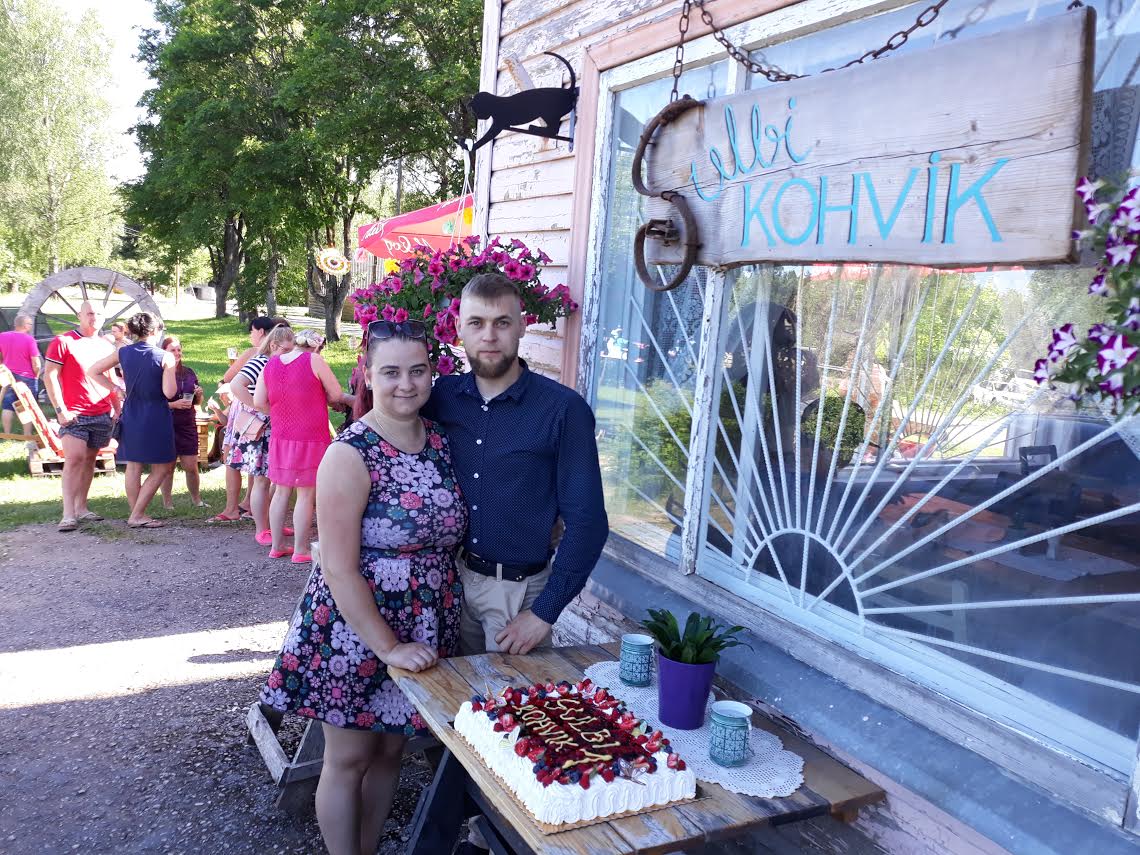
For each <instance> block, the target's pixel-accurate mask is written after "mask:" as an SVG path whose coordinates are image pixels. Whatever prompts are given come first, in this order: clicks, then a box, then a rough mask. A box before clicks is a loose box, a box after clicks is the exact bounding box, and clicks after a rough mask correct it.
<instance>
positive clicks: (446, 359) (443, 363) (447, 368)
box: [435, 353, 455, 377]
mask: <svg viewBox="0 0 1140 855" xmlns="http://www.w3.org/2000/svg"><path fill="white" fill-rule="evenodd" d="M435 368H436V370H437V371H438V372H439V373H440V374H441V375H442V376H444V377H446V376H447V375H448V374H454V373H455V359H454V358H453V357H451V356H449V355H448V354H446V353H445V354H443V356H441V357H440V358H439V359H438V360H436V363H435Z"/></svg>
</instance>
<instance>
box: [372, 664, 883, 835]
mask: <svg viewBox="0 0 1140 855" xmlns="http://www.w3.org/2000/svg"><path fill="white" fill-rule="evenodd" d="M617 650H618V645H617V644H610V645H604V646H585V647H563V648H555V649H550V650H541V651H535V652H532V653H531V654H529V655H527V656H506V655H502V654H498V653H488V654H482V655H479V656H467V657H458V658H454V659H445V660H442V661H441V662H440V663H439V665H438V666H436V667H435V668H432V669H430V670H428V671H424V672H421V673H419V674H412V673H410V672H407V671H402V670H400V669H398V668H392V669H389V673H390V674H391V675H392V678H393V679H394V680H395V681H396V683H397V684H398V685H399V686H400V688H401V689H402V690H403V691H404V694H405V695H407V696H408V699H409V700H410V701H411V702H412V703H413V704H414V705H415V707H416V709H417V710H418V711H419V713H420V715H421V716H422V717H423V718H424V720H425V721H426V722H427V724H428V726H429V727H430V728H431V731H432V734H433V735H434V736H435V737H436V738H437V739H439V741H440V742H441V743H443V745H444V747H445V748H446V749H447V750H446V752H445V754H444V756H443V759H442V761H441V763H440V765H439V768H438V769H437V772H436V777H435V780H434V781H433V783H432V786H431V788H430V790H429V791H428V795H427V796H426V797H425V798H424V799H423V801H422V804H421V806H420V810H419V811H418V812H417V817H416V820H415V823H414V826H413V832H412V837H411V840H410V841H409V844H408V849H407V852H408V853H409V855H437V853H440V852H450V851H451V847H452V846H453V845H454V843H455V839H456V836H457V834H458V832H459V828H460V825H461V823H462V821H463V818H464V813H465V811H464V796H465V795H466V796H467V797H469V798H470V799H471V800H472V801H473V802H474V803H475V805H476V806H477V808H478V809H479V811H481V812H482V813H483V814H484V816H485V817H486V818H487V819H488V824H489V825H490V826H492V828H491V829H490V830H491V832H492V835H491V836H492V837H494V838H495V839H494V840H490V839H489V840H488V843H490V844H491V846H492V850H493V851H495V852H500V853H502V852H514V853H566V855H570V853H607V855H610V853H613V855H635V853H643V855H659V854H660V853H667V852H676V851H679V850H682V849H685V848H690V847H696V846H700V845H703V844H705V843H708V842H710V841H714V840H721V839H729V838H732V837H738V836H740V835H742V834H745V833H747V832H749V831H752V830H754V829H757V828H762V827H764V826H772V825H781V824H784V823H788V822H797V821H800V820H805V819H810V818H813V817H819V816H828V815H830V816H833V817H835V818H837V819H839V820H842V821H851V820H853V819H854V818H855V817H856V815H857V814H858V811H859V809H860V808H861V807H864V806H866V805H869V804H873V803H875V802H878V801H880V800H882V799H883V798H884V793H883V791H882V790H881V789H880V788H879V787H877V786H875V785H874V784H872V783H871V782H869V781H867V780H866V779H865V778H863V777H862V776H861V775H859V774H857V773H856V772H853V771H852V770H850V769H848V768H847V767H846V766H844V765H843V764H841V763H839V762H838V761H837V760H835V759H834V758H832V757H831V756H829V755H828V754H826V753H825V752H823V751H822V750H821V749H819V748H818V747H816V746H815V745H812V744H811V743H810V742H808V741H806V740H805V739H803V738H801V737H800V736H798V735H797V734H795V733H793V732H791V731H789V730H785V729H784V728H782V727H781V726H779V725H778V724H776V723H775V722H774V721H773V720H772V719H770V718H768V717H767V716H765V715H762V714H760V713H756V714H754V715H753V717H752V720H753V725H754V726H755V727H758V728H762V729H764V730H768V731H770V732H772V733H775V734H776V735H777V736H779V738H780V740H781V741H782V742H783V743H784V747H785V748H787V749H788V750H789V751H794V752H795V753H796V754H798V755H799V756H800V757H802V758H803V760H804V784H803V786H802V787H800V788H799V789H798V790H797V791H796V792H795V793H793V794H792V795H791V796H788V797H786V798H777V799H761V798H755V797H752V796H745V795H740V794H738V793H732V792H729V791H728V790H725V789H724V788H722V787H720V786H718V785H716V784H710V783H707V782H704V781H702V782H700V783H699V785H698V789H699V796H700V797H699V798H698V799H697V800H696V801H693V802H688V803H682V804H678V805H674V806H670V807H665V808H658V809H654V810H653V811H651V812H648V813H644V814H639V815H636V816H628V817H622V818H620V819H613V820H610V821H607V822H600V823H597V824H594V825H589V826H586V827H584V828H575V829H571V830H568V831H563V832H558V833H555V834H545V833H543V832H542V831H541V830H540V829H539V828H538V826H537V825H536V824H535V823H534V821H533V820H532V819H531V817H530V815H529V814H528V813H526V812H525V811H524V810H523V809H522V808H521V807H520V806H519V805H518V804H517V803H516V801H515V800H514V799H513V798H511V797H510V796H509V795H508V794H507V793H506V792H505V791H504V790H503V787H502V785H501V784H500V783H499V782H498V781H497V780H496V779H495V778H494V777H493V776H492V775H491V773H490V772H489V771H488V770H487V768H486V766H485V765H484V763H483V761H482V760H481V759H480V758H479V757H478V755H476V754H475V752H474V751H473V750H472V749H471V748H470V746H468V744H467V743H466V741H464V740H463V738H462V737H460V736H459V734H457V733H456V732H455V730H454V729H453V728H452V726H451V722H452V720H453V719H454V717H455V713H456V711H457V710H458V709H459V706H460V704H462V703H463V702H464V701H466V700H468V699H469V698H470V697H471V695H472V694H475V693H483V692H485V691H486V690H487V685H488V683H490V684H491V685H492V686H497V687H501V686H503V685H508V684H509V685H516V686H519V685H531V684H533V683H536V682H543V683H545V682H548V681H555V682H557V681H560V680H571V681H576V680H579V679H581V677H582V672H583V671H584V670H585V669H586V668H587V667H588V666H590V665H592V664H594V663H596V662H600V661H606V660H614V659H616V658H617ZM730 688H731V687H730ZM618 691H619V692H620V689H618ZM718 691H719V692H720V694H721V695H722V696H725V695H728V696H733V695H735V696H737V697H739V692H734V691H731V690H730V691H725V686H724V685H721V686H719V687H718Z"/></svg>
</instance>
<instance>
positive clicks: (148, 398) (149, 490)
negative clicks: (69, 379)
mask: <svg viewBox="0 0 1140 855" xmlns="http://www.w3.org/2000/svg"><path fill="white" fill-rule="evenodd" d="M127 329H128V330H129V331H130V333H131V335H133V336H134V337H135V339H136V341H135V343H134V344H130V345H127V346H126V347H121V348H119V349H118V350H116V351H115V352H114V353H113V354H111V355H110V356H108V357H106V358H104V359H101V360H99V361H98V362H96V363H95V364H94V365H92V366H91V368H90V369H89V370H88V372H87V373H88V375H89V376H90V377H91V378H92V379H93V380H95V381H96V382H97V383H99V384H100V385H102V386H105V387H107V388H109V389H111V390H112V391H114V390H115V389H116V387H115V385H114V383H113V382H112V381H111V379H110V378H109V377H107V372H108V371H110V370H111V369H113V368H114V367H115V366H116V365H118V366H121V367H122V369H123V383H124V386H125V387H126V390H127V396H126V399H125V400H124V402H123V414H122V416H121V426H122V432H121V434H120V436H119V448H118V450H117V451H116V452H115V459H116V460H117V461H119V462H123V463H126V464H127V479H126V480H127V503H128V504H129V505H130V508H131V513H130V517H128V519H127V525H129V526H130V527H131V528H161V527H162V522H160V521H159V520H156V519H153V518H151V517H150V516H148V515H147V512H146V509H147V505H149V504H150V500H151V499H153V498H154V494H155V493H156V492H158V489H159V487H161V486H162V482H163V480H165V478H166V476H167V475H169V474H170V473H171V472H172V471H173V469H174V461H175V457H176V456H177V455H176V453H175V449H174V421H173V419H172V418H171V415H170V405H169V403H168V401H167V399H168V398H172V397H174V395H175V393H176V392H177V391H178V380H177V378H176V377H175V373H174V368H175V360H174V354H173V353H170V352H168V351H165V350H162V349H161V348H159V347H156V345H155V342H156V341H157V339H158V335H159V333H161V332H162V326H161V324H160V323H159V321H158V319H157V318H156V317H155V316H154V315H152V314H150V313H149V312H139V313H138V314H137V315H134V316H132V317H131V319H130V320H129V321H127ZM146 465H149V466H150V474H149V475H148V476H147V479H146V480H145V481H143V480H142V470H143V466H146Z"/></svg>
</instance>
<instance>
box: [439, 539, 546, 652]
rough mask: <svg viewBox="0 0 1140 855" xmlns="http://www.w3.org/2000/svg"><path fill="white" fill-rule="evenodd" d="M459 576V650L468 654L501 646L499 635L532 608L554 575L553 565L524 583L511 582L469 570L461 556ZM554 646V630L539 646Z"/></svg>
mask: <svg viewBox="0 0 1140 855" xmlns="http://www.w3.org/2000/svg"><path fill="white" fill-rule="evenodd" d="M456 563H457V564H458V566H459V578H460V579H461V580H462V582H463V609H462V611H461V612H460V617H459V652H460V653H461V654H462V655H464V656H468V655H470V654H473V653H488V652H491V653H493V652H496V651H498V649H499V645H498V644H496V643H495V636H496V635H498V634H499V633H500V632H502V631H503V629H504V627H506V625H507V624H508V623H510V622H511V621H512V620H514V619H515V617H516V616H517V615H518V613H519V612H521V611H525V610H526V609H529V608H530V607H531V606H532V605H533V604H534V601H535V600H537V599H538V595H539V594H540V593H542V589H543V588H544V587H546V580H547V579H549V578H550V568H549V567H547V568H546V569H545V570H543V571H542V572H541V573H539V574H537V575H535V576H531V577H530V578H528V579H524V580H523V581H521V582H508V581H505V580H503V579H496V578H495V577H494V576H484V575H482V574H481V573H476V572H475V571H473V570H469V569H467V564H466V563H465V562H464V560H463V557H462V556H460V557H459V558H458V559H457V561H456ZM538 646H539V647H549V646H550V633H547V636H546V638H545V639H544V640H543V641H542V642H541V643H540V644H539V645H538Z"/></svg>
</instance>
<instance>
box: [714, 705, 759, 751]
mask: <svg viewBox="0 0 1140 855" xmlns="http://www.w3.org/2000/svg"><path fill="white" fill-rule="evenodd" d="M751 733H752V707H750V706H748V705H747V704H742V703H738V702H737V701H717V702H716V703H714V704H713V705H712V709H711V715H710V716H709V734H710V741H709V759H710V760H712V761H713V762H714V763H716V764H717V765H718V766H741V765H743V764H744V763H745V762H747V760H748V755H749V754H751V753H752V749H751V747H750V746H749V744H748V743H749V736H750V735H751Z"/></svg>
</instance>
